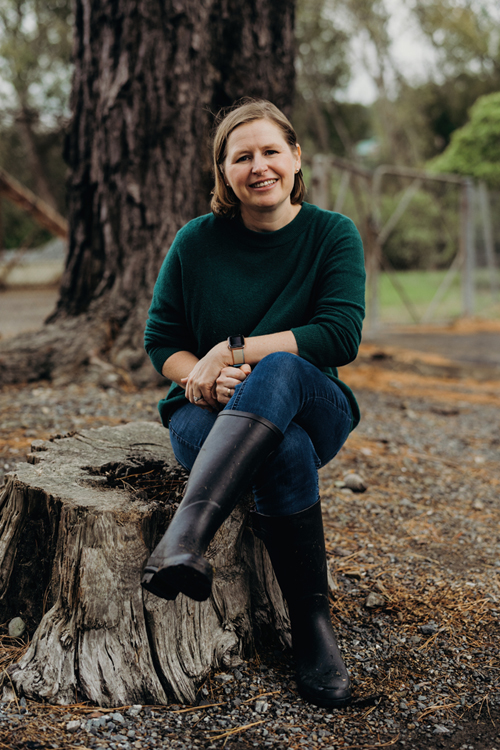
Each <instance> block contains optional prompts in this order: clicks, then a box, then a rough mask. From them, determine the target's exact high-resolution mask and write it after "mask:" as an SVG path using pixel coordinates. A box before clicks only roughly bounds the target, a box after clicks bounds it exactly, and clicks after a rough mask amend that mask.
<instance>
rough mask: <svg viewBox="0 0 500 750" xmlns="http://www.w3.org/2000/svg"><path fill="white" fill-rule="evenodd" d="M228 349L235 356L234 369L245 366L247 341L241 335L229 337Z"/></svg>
mask: <svg viewBox="0 0 500 750" xmlns="http://www.w3.org/2000/svg"><path fill="white" fill-rule="evenodd" d="M227 348H228V349H229V350H230V352H231V354H232V355H233V365H234V367H239V366H240V365H244V364H245V339H244V337H243V335H242V334H241V333H239V334H238V335H237V336H229V338H228V340H227Z"/></svg>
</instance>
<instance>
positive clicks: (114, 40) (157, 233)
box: [0, 0, 294, 383]
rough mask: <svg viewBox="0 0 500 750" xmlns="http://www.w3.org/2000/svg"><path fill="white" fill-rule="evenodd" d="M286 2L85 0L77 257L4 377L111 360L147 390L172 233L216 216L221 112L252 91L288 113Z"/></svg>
mask: <svg viewBox="0 0 500 750" xmlns="http://www.w3.org/2000/svg"><path fill="white" fill-rule="evenodd" d="M293 22H294V3H293V1H291V0H273V2H272V3H270V2H268V0H140V2H137V0H117V2H112V1H111V0H93V2H90V0H76V11H75V45H74V61H75V74H74V81H73V92H72V111H73V118H72V125H71V129H70V133H69V136H68V138H67V144H66V159H67V161H68V164H69V167H70V177H69V182H68V209H69V210H68V215H69V224H70V238H69V253H68V260H67V266H66V270H65V273H64V278H63V281H62V287H61V297H60V300H59V303H58V306H57V310H56V311H55V313H54V315H53V316H52V317H51V318H50V320H49V324H48V325H46V326H45V329H44V331H43V332H42V333H39V334H37V335H36V336H33V335H24V336H22V337H18V338H17V339H16V341H14V342H11V343H8V342H6V343H4V344H3V345H2V347H1V349H0V383H2V382H3V383H8V382H15V381H18V380H26V379H30V380H34V379H38V378H42V377H44V378H46V377H53V378H57V377H58V376H60V375H61V373H63V374H64V373H68V372H75V371H77V370H81V368H82V367H84V366H85V364H86V363H87V362H88V361H89V360H90V359H92V357H95V356H97V357H105V358H107V359H108V360H110V361H111V362H112V363H113V364H114V365H116V366H117V367H119V368H123V369H125V370H127V371H131V372H132V373H133V377H134V378H135V380H136V381H137V382H143V381H144V379H145V378H146V377H147V374H150V373H151V372H152V371H151V369H150V366H149V365H148V364H147V363H146V361H145V357H144V354H143V350H142V332H143V328H144V322H145V318H146V314H147V309H148V305H149V302H150V299H151V295H152V290H153V285H154V281H155V279H156V275H157V273H158V269H159V267H160V265H161V261H162V260H163V258H164V256H165V254H166V252H167V250H168V248H169V246H170V244H171V242H172V240H173V238H174V236H175V234H176V232H177V230H178V229H179V228H180V226H182V225H183V224H184V223H185V222H186V221H188V220H189V219H191V218H193V217H194V216H197V215H199V214H202V213H205V212H206V211H207V210H208V203H209V193H210V186H211V179H210V163H209V162H210V157H209V146H208V135H209V131H210V126H211V122H212V113H214V112H215V111H217V110H218V109H219V108H220V107H221V106H226V105H228V104H230V103H231V102H233V101H234V100H235V99H237V98H239V97H241V96H244V95H254V96H262V97H265V98H268V99H270V100H272V101H274V102H275V103H276V104H277V105H278V106H280V107H281V108H283V109H284V110H285V111H286V110H289V108H290V104H291V101H292V95H293V81H294V66H293Z"/></svg>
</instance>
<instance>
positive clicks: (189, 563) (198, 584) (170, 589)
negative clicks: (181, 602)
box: [141, 554, 213, 602]
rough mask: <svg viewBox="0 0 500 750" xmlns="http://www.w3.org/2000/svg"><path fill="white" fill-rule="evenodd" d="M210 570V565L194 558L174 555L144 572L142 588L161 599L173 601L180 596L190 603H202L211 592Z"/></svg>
mask: <svg viewBox="0 0 500 750" xmlns="http://www.w3.org/2000/svg"><path fill="white" fill-rule="evenodd" d="M212 579H213V569H212V566H211V565H210V563H209V562H207V561H206V560H205V558H203V557H199V556H197V555H191V554H184V555H176V556H175V557H171V558H169V559H168V560H167V561H165V565H163V566H162V567H161V568H158V567H156V566H151V565H148V566H146V568H145V569H144V575H143V578H142V582H141V583H142V586H143V588H145V589H146V590H147V591H151V593H153V594H156V596H160V597H162V598H163V599H170V600H172V599H175V597H176V596H177V594H178V593H179V592H182V593H183V594H185V595H186V596H189V598H190V599H194V600H195V601H197V602H203V601H205V600H206V599H208V598H209V596H210V594H211V592H212Z"/></svg>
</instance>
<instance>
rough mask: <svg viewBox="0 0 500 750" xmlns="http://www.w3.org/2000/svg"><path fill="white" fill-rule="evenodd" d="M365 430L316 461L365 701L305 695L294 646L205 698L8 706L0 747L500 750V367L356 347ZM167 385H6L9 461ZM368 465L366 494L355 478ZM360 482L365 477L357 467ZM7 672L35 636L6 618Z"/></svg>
mask: <svg viewBox="0 0 500 750" xmlns="http://www.w3.org/2000/svg"><path fill="white" fill-rule="evenodd" d="M345 377H346V379H347V380H348V381H349V382H351V384H352V385H353V387H355V390H356V393H357V395H358V396H359V401H360V404H361V407H362V411H363V420H362V423H361V425H360V427H359V428H358V429H357V430H356V431H355V432H354V433H353V434H352V436H351V437H350V439H349V441H348V443H347V444H346V446H345V447H344V449H343V450H342V452H341V454H339V456H338V457H337V459H335V460H334V461H333V462H332V463H331V464H330V465H329V466H327V467H325V468H324V469H323V470H322V471H321V496H322V500H323V507H324V518H325V531H326V538H327V548H328V553H329V558H330V566H331V572H332V580H333V588H332V597H331V602H332V616H333V620H334V625H335V629H336V632H337V633H338V636H339V642H340V645H341V648H342V650H343V653H344V655H345V658H346V662H347V664H348V667H349V669H350V672H351V675H352V678H353V683H354V689H355V695H356V700H355V702H354V705H353V706H351V707H349V708H348V709H346V710H343V711H334V712H329V711H328V710H325V709H317V708H315V707H314V706H309V705H306V704H305V703H303V702H302V701H301V700H300V698H299V697H298V695H297V692H296V687H295V683H294V679H293V665H292V660H291V657H290V655H289V654H288V653H280V654H278V653H276V652H266V650H265V649H262V652H261V653H259V654H258V655H256V657H255V659H253V660H252V661H250V662H247V663H244V664H242V665H241V666H240V667H239V668H238V669H235V670H232V671H231V672H227V673H226V672H221V673H219V674H215V675H213V676H212V677H211V678H210V679H209V680H207V682H206V683H205V684H204V685H203V686H202V688H201V689H200V692H199V705H197V706H189V707H186V706H179V705H171V706H165V707H154V706H153V707H152V706H144V707H139V706H135V707H115V708H113V709H99V708H96V707H92V706H86V705H78V706H76V705H75V706H64V707H60V706H47V705H45V706H44V705H41V704H35V703H32V702H29V701H28V702H26V701H25V699H19V698H14V697H12V696H10V697H11V699H10V700H4V702H3V703H0V748H5V747H7V748H12V750H17V748H51V747H54V748H98V747H102V748H112V749H113V750H117V749H118V748H122V749H123V750H129V749H130V750H131V749H132V748H149V747H151V748H154V747H168V748H179V749H181V748H185V749H186V750H187V748H193V747H202V748H213V749H214V750H215V748H222V747H226V748H228V750H231V749H232V750H237V749H239V750H243V749H247V748H253V747H269V748H276V749H278V748H296V749H297V750H298V749H299V748H300V749H301V750H307V748H344V749H347V748H352V749H354V748H366V749H368V748H378V747H380V748H382V747H395V748H416V749H418V750H427V749H429V750H434V748H436V749H437V748H449V749H451V748H453V749H456V750H459V749H460V750H475V749H478V750H500V738H499V737H498V734H499V733H498V724H499V721H500V691H499V686H500V683H499V670H500V656H499V655H500V650H499V649H500V647H499V638H498V636H499V611H500V586H499V573H500V555H499V552H500V532H499V528H500V525H499V521H500V502H499V484H500V477H499V471H498V453H499V445H500V427H499V422H498V417H497V414H498V407H499V406H500V395H499V394H500V387H499V386H500V375H499V379H498V381H497V382H481V383H476V382H474V381H473V380H470V379H469V380H466V379H465V380H464V379H460V380H459V379H456V380H453V379H449V378H447V379H445V378H440V377H439V376H437V375H436V374H434V375H433V376H432V377H431V376H423V375H420V374H419V373H418V372H415V367H414V366H413V365H412V366H411V367H407V368H406V369H405V368H404V367H402V366H401V367H400V368H399V369H397V368H396V369H395V368H393V367H391V361H390V359H389V360H388V359H384V358H380V357H377V358H376V359H374V360H373V361H372V360H370V359H369V358H366V357H365V359H363V357H361V359H360V361H359V363H358V364H357V365H354V366H350V367H349V368H348V370H347V371H346V373H345ZM160 393H161V391H159V390H148V391H142V392H140V393H139V392H134V391H132V390H131V389H125V388H124V387H121V386H120V385H119V384H118V382H109V381H108V382H105V381H101V382H100V385H96V384H94V385H91V384H87V385H85V384H83V385H82V384H80V385H72V386H66V387H61V388H54V387H51V386H50V384H37V385H36V386H33V385H31V386H27V387H24V388H17V387H16V388H12V387H11V388H8V389H5V390H3V391H0V413H1V415H2V416H1V417H0V471H2V470H3V471H8V470H11V469H12V468H13V466H14V464H15V462H16V461H19V460H23V458H24V453H25V452H26V450H27V448H28V446H29V444H30V442H31V441H32V440H33V439H34V438H45V437H48V436H49V435H51V434H55V433H59V434H61V433H65V432H68V431H73V430H78V429H80V428H82V427H90V426H100V425H101V424H118V423H120V422H127V421H130V420H136V419H156V407H155V404H156V401H157V399H158V398H159V396H160ZM353 473H355V474H357V475H358V476H359V477H360V478H361V480H362V481H363V484H364V485H365V486H366V491H363V492H353V491H352V490H351V489H349V488H348V487H347V486H346V485H349V484H350V483H351V481H352V480H351V479H348V480H346V476H347V475H349V474H351V475H352V474H353ZM354 483H355V482H354ZM2 633H3V636H2V638H1V646H0V669H2V670H3V669H5V668H6V667H7V666H8V664H9V662H10V661H13V660H15V659H17V658H19V655H20V653H21V652H22V650H23V649H24V648H25V641H26V637H25V638H24V640H23V639H14V638H9V637H8V636H7V635H5V633H6V625H4V626H3V628H2Z"/></svg>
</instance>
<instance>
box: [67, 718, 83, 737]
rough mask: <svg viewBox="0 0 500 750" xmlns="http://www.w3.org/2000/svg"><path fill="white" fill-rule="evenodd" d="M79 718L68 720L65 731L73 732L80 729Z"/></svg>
mask: <svg viewBox="0 0 500 750" xmlns="http://www.w3.org/2000/svg"><path fill="white" fill-rule="evenodd" d="M80 724H81V722H80V720H79V719H74V720H73V721H68V723H67V724H66V731H67V732H71V734H73V733H74V732H77V731H78V730H79V729H80Z"/></svg>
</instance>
